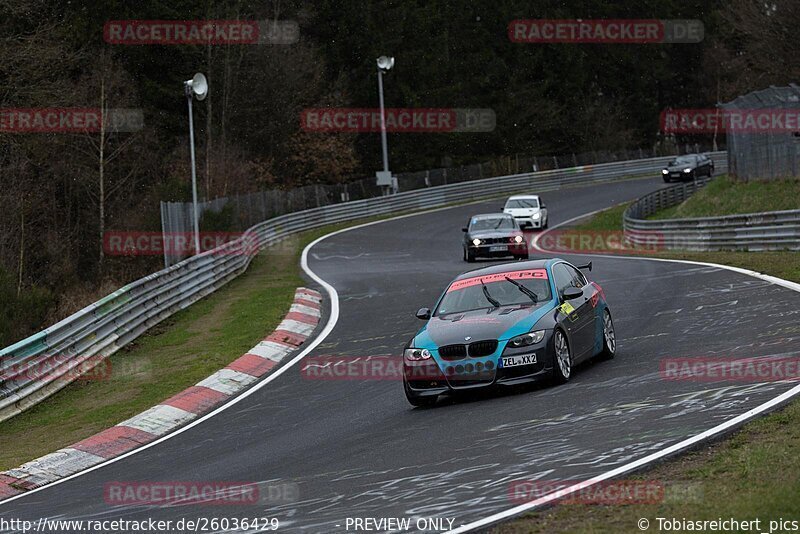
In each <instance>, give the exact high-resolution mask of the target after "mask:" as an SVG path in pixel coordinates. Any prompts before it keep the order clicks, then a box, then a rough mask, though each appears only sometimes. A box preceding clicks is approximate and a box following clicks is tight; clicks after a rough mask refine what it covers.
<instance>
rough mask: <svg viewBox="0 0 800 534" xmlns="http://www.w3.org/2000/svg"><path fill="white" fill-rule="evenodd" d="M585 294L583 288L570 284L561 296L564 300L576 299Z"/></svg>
mask: <svg viewBox="0 0 800 534" xmlns="http://www.w3.org/2000/svg"><path fill="white" fill-rule="evenodd" d="M582 296H583V290H582V289H578V288H577V287H573V286H570V287H568V288H566V289H565V290H564V291H563V292H562V293H561V298H563V299H564V300H574V299H577V298H580V297H582Z"/></svg>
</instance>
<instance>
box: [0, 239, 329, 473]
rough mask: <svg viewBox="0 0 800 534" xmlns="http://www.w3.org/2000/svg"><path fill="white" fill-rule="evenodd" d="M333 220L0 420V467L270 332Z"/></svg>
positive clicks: (183, 382)
mask: <svg viewBox="0 0 800 534" xmlns="http://www.w3.org/2000/svg"><path fill="white" fill-rule="evenodd" d="M337 228H339V226H336V227H333V226H331V227H325V228H320V229H318V230H313V231H310V232H306V233H303V234H300V235H299V236H295V237H294V238H290V239H289V240H287V241H285V242H283V243H281V244H278V245H276V246H275V247H272V248H269V249H266V250H265V251H263V252H262V253H261V254H259V255H258V256H257V257H256V258H255V259H254V260H253V263H251V265H250V268H249V269H248V270H247V271H246V272H245V273H244V274H243V275H241V276H239V277H238V278H236V279H235V280H233V281H231V282H230V283H228V284H227V285H225V286H224V287H223V288H221V289H220V290H218V291H217V292H215V293H213V294H212V295H210V296H208V297H207V298H205V299H203V300H201V301H199V302H197V303H195V304H194V305H192V306H190V307H189V308H187V309H186V310H183V311H181V312H179V313H177V314H175V315H173V316H172V317H170V318H168V319H166V320H165V321H163V322H162V323H160V324H159V325H157V326H156V327H154V328H153V329H151V330H150V331H149V332H148V333H146V334H144V335H143V336H141V337H140V338H138V339H137V340H135V341H134V342H132V343H131V344H129V345H128V346H127V347H125V348H124V349H123V350H121V351H119V352H117V353H116V354H114V355H113V356H112V357H111V365H110V372H108V373H105V374H107V375H108V376H103V377H102V378H101V379H96V380H78V381H76V382H74V383H72V384H70V385H69V386H67V387H65V388H64V389H62V390H61V391H59V392H58V393H56V394H55V395H53V396H52V397H50V398H48V399H47V400H45V401H44V402H42V403H40V404H38V405H36V406H34V407H32V408H31V409H29V410H27V411H25V412H23V413H22V414H20V415H18V416H16V417H13V418H11V419H9V420H7V421H4V422H2V423H0V470H5V469H10V468H13V467H17V466H19V465H20V464H22V463H24V462H26V461H29V460H32V459H34V458H38V457H40V456H43V455H45V454H48V453H50V452H53V451H55V450H57V449H59V448H62V447H66V446H68V445H71V444H72V443H75V442H77V441H80V440H81V439H84V438H87V437H89V436H91V435H93V434H95V433H97V432H99V431H101V430H103V429H106V428H108V427H110V426H113V425H115V424H117V423H119V422H120V421H124V420H125V419H127V418H129V417H132V416H133V415H136V414H137V413H139V412H142V411H144V410H146V409H148V408H150V407H152V406H154V405H156V404H158V403H159V402H161V401H163V400H165V399H167V398H169V397H171V396H172V395H174V394H176V393H178V392H180V391H182V390H183V389H185V388H187V387H189V386H192V385H194V384H196V383H197V382H199V381H201V380H203V379H204V378H206V377H207V376H208V375H210V374H212V373H213V372H215V371H217V370H219V369H221V368H223V367H225V366H226V365H227V364H229V363H230V362H232V361H233V360H235V359H236V358H238V357H239V356H241V355H242V354H244V353H245V352H246V351H247V350H248V349H250V348H251V347H252V346H253V345H255V344H256V343H257V342H258V341H259V340H260V339H263V338H264V336H265V335H267V334H268V333H270V332H271V331H272V330H273V329H274V328H275V327H276V326H277V325H278V323H279V322H280V321H281V319H283V316H284V315H285V314H286V312H287V311H288V310H289V306H290V305H291V302H292V297H293V295H294V290H295V289H296V288H297V287H299V286H301V285H303V280H302V278H301V277H300V268H299V261H298V258H299V255H300V253H301V252H302V250H303V248H304V247H305V246H306V244H308V243H310V242H311V241H312V240H314V239H316V238H317V237H319V236H320V235H324V234H325V233H328V232H330V231H333V230H335V229H337Z"/></svg>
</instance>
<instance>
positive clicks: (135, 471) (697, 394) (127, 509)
mask: <svg viewBox="0 0 800 534" xmlns="http://www.w3.org/2000/svg"><path fill="white" fill-rule="evenodd" d="M662 185H663V184H662V183H661V181H660V180H657V179H654V180H645V181H631V182H622V183H616V184H603V185H597V186H592V187H585V188H575V189H565V190H562V191H558V192H551V193H545V194H544V195H543V196H544V198H545V200H546V202H547V205H548V209H549V212H550V217H551V220H550V223H551V226H552V225H554V224H557V223H558V222H561V221H564V220H567V219H570V218H572V217H575V216H577V215H580V214H583V213H586V212H589V211H593V210H597V209H601V208H604V207H607V206H610V205H613V204H615V203H618V202H621V201H624V200H629V199H633V198H635V197H637V196H640V195H642V194H643V193H645V192H648V191H650V190H653V189H655V188H658V187H661V186H662ZM501 204H502V201H501V200H496V201H491V202H486V203H483V204H479V205H467V206H460V207H457V208H452V209H447V210H441V211H435V212H430V213H425V214H420V215H415V216H412V217H407V218H402V219H398V220H392V221H387V222H383V223H380V224H374V225H370V226H365V227H362V228H358V229H355V230H352V231H348V232H344V233H340V234H338V235H335V236H333V237H331V238H329V239H326V240H323V241H321V242H320V243H319V244H317V245H315V246H314V247H313V248H312V249H311V250H310V252H309V266H310V268H311V269H312V270H313V271H314V272H315V273H316V274H317V275H318V276H320V277H321V278H322V279H324V280H325V281H327V282H328V283H330V284H332V285H333V286H334V287H335V288H336V290H337V291H338V293H339V297H340V304H341V310H340V318H339V321H338V323H337V324H336V326H335V328H334V329H333V331H332V333H331V334H330V335H329V336H328V337H327V339H326V340H325V341H324V342H323V343H322V344H321V345H320V346H319V347H318V348H317V349H316V350H314V351H313V352H312V354H311V355H310V356H311V357H314V356H320V355H333V356H343V357H368V356H373V355H388V354H394V355H396V354H399V351H400V349H401V348H402V346H403V345H404V343H405V342H406V340H407V339H408V338H409V337H410V336H411V335H412V334H413V333H414V332H415V331H416V330H417V329H418V328H419V327H420V326H421V324H422V323H421V322H420V321H419V320H417V319H416V318H415V317H414V312H415V311H416V310H417V309H418V308H419V307H421V306H432V305H433V304H434V303H435V300H436V298H437V297H438V295H439V293H440V292H441V290H442V289H443V287H444V285H445V284H446V283H447V282H449V281H450V279H451V278H452V277H453V276H455V275H456V274H458V273H460V272H462V271H464V270H467V269H468V268H472V266H471V265H469V266H468V264H466V263H464V262H463V261H462V259H461V244H460V239H461V227H462V226H464V224H465V223H466V221H467V219H468V217H469V216H470V215H472V214H473V213H480V212H487V211H496V210H497V209H498V208H499V207H500V206H501ZM567 259H573V260H574V261H578V262H579V261H582V260H584V257H578V258H569V257H567ZM594 267H595V268H594V270H593V272H592V273H590V278H591V279H593V280H596V281H597V282H598V283H599V284H600V285H602V287H603V289H604V290H605V293H606V296H607V299H608V302H609V305H610V307H611V310H612V312H613V315H614V319H615V325H616V330H617V338H618V352H617V357H616V359H614V360H613V361H610V362H597V363H589V364H587V365H585V366H582V367H581V368H579V369H578V370H577V371H576V373H575V375H574V376H573V379H572V381H571V382H570V383H568V384H567V385H565V386H560V387H538V388H528V389H527V390H521V391H513V392H510V393H507V394H500V395H493V396H481V397H480V398H477V399H474V400H469V401H468V400H457V399H456V400H445V401H443V402H440V403H439V405H438V406H437V407H435V408H433V409H412V408H411V406H410V405H409V404H407V403H406V400H405V398H404V396H403V391H402V385H401V383H400V382H398V381H391V380H368V381H352V380H310V379H308V378H304V377H303V376H301V369H302V368H303V362H300V363H299V364H298V365H295V366H294V368H293V369H289V370H287V372H286V373H284V374H283V375H282V376H280V377H278V379H276V380H275V381H274V382H272V383H271V384H268V385H267V386H266V387H264V388H262V389H261V390H259V391H257V392H255V393H254V394H252V395H250V396H249V397H247V398H246V399H243V400H242V401H241V402H239V403H238V404H236V405H234V406H232V407H231V408H230V409H228V410H227V411H225V412H223V413H221V414H219V415H217V416H215V417H213V418H211V419H209V420H208V421H206V422H204V423H203V424H200V425H198V426H196V427H194V428H191V429H189V430H188V431H186V432H183V433H181V434H179V435H176V436H175V437H174V438H172V439H169V440H167V441H166V442H164V443H161V444H158V445H156V446H154V447H151V448H149V449H146V450H144V451H142V452H141V453H139V454H135V455H133V456H130V457H128V458H124V459H122V460H120V461H118V462H115V463H112V464H111V465H108V466H106V467H104V468H102V469H99V470H95V471H93V472H90V473H87V474H85V475H82V476H79V477H77V478H74V479H72V480H69V481H66V482H64V483H61V484H58V485H55V486H52V487H49V488H45V489H43V490H41V491H38V492H35V493H33V494H29V495H25V496H23V497H22V498H19V499H16V500H14V501H12V502H8V503H6V504H2V505H0V517H5V518H20V519H29V520H32V521H37V520H38V519H39V518H42V517H47V518H49V519H55V518H72V519H89V518H91V519H139V520H141V519H146V518H153V519H172V520H177V519H180V518H198V517H261V516H268V517H277V518H278V519H279V520H280V521H281V528H280V529H279V530H278V531H279V532H300V531H302V532H344V531H345V526H346V519H347V518H355V517H361V518H363V517H376V518H381V517H412V518H416V517H431V518H450V519H454V523H453V527H454V528H455V527H458V526H460V525H463V524H467V523H469V522H472V521H475V520H478V519H480V518H482V517H485V516H487V515H489V514H493V513H497V512H500V511H502V510H505V509H508V508H511V507H512V506H513V505H514V504H516V503H514V502H512V501H511V500H510V497H509V486H510V483H511V482H512V481H514V480H525V479H534V478H539V479H544V480H570V481H577V480H585V479H588V478H590V477H591V476H594V475H597V474H599V473H602V472H604V471H608V470H609V469H611V468H613V467H615V466H619V465H622V464H624V463H627V462H630V461H631V460H634V459H637V458H640V457H643V456H645V455H647V454H649V453H651V452H654V451H657V450H660V449H662V448H664V447H666V446H669V445H671V444H674V443H677V442H679V441H681V440H683V439H685V438H687V437H690V436H694V435H695V434H698V433H700V432H702V431H703V430H706V429H708V428H710V427H712V426H714V425H716V424H719V423H721V422H723V421H725V420H727V419H730V418H732V417H734V416H736V415H739V414H741V413H743V412H745V411H747V410H748V409H751V408H753V407H755V406H757V405H759V404H761V403H763V402H765V401H767V400H769V399H770V398H772V397H775V396H776V395H778V394H779V393H780V392H783V391H786V390H788V389H790V388H791V387H792V386H793V385H795V384H796V383H785V382H771V383H747V382H711V383H702V382H693V381H668V380H664V379H662V378H661V376H660V373H659V362H660V361H661V360H662V359H663V358H671V357H695V356H717V357H737V358H739V357H742V358H743V357H766V356H773V355H779V354H785V353H795V354H796V353H797V352H798V350H800V332H798V331H797V328H796V325H797V318H798V317H800V315H799V314H800V299H798V295H797V294H796V293H795V292H793V291H791V290H789V289H785V288H782V287H780V286H775V285H771V284H769V283H767V282H765V281H762V280H759V279H756V278H751V277H748V276H745V275H741V274H737V273H734V272H730V271H727V270H723V269H717V268H709V267H703V266H698V265H689V264H680V263H671V262H656V261H647V260H638V259H634V260H631V259H622V258H606V257H603V258H597V259H595V260H594ZM325 321H326V317H323V321H322V323H321V324H324V322H325ZM188 480H197V481H240V482H241V481H274V482H289V483H297V484H298V487H299V500H297V501H296V502H290V503H285V504H281V505H277V506H269V507H267V506H264V505H255V506H254V505H247V506H233V505H227V506H198V505H191V506H172V507H165V508H156V507H150V506H144V505H137V506H111V505H109V504H106V502H105V500H104V497H103V491H104V485H105V484H106V483H107V482H109V481H188ZM445 525H447V523H445ZM350 531H351V532H352V531H353V530H352V528H351V529H350Z"/></svg>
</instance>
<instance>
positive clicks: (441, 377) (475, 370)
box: [403, 332, 554, 397]
mask: <svg viewBox="0 0 800 534" xmlns="http://www.w3.org/2000/svg"><path fill="white" fill-rule="evenodd" d="M502 343H503V345H504V346H505V343H506V342H502ZM530 354H536V363H534V364H529V365H519V366H514V367H503V366H502V363H501V362H502V358H503V357H504V356H505V357H508V356H523V355H530ZM553 354H554V353H553V342H552V332H548V334H547V335H546V336H545V338H544V339H543V340H542V341H541V342H539V343H537V344H536V345H531V346H529V347H522V348H519V349H512V348H510V347H505V349H504V350H503V351H502V354H500V355H497V354H494V355H491V356H488V357H483V358H470V357H466V358H462V359H458V360H447V361H442V362H441V363H437V362H436V360H435V359H434V358H431V359H429V360H423V361H417V362H409V361H404V362H403V372H404V379H405V381H406V384H407V387H408V388H409V389H410V390H411V391H412V392H413V393H414V394H415V395H418V396H423V397H426V396H434V395H441V394H443V393H454V392H457V391H463V390H468V389H476V388H491V387H501V386H515V385H518V384H523V383H529V382H536V381H539V380H541V379H544V378H547V377H549V376H550V375H551V372H552V370H553V362H554V358H553ZM479 364H480V365H479Z"/></svg>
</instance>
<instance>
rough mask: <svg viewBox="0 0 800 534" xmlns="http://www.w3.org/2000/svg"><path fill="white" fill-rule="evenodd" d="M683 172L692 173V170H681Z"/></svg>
mask: <svg viewBox="0 0 800 534" xmlns="http://www.w3.org/2000/svg"><path fill="white" fill-rule="evenodd" d="M683 172H692V169H683Z"/></svg>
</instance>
